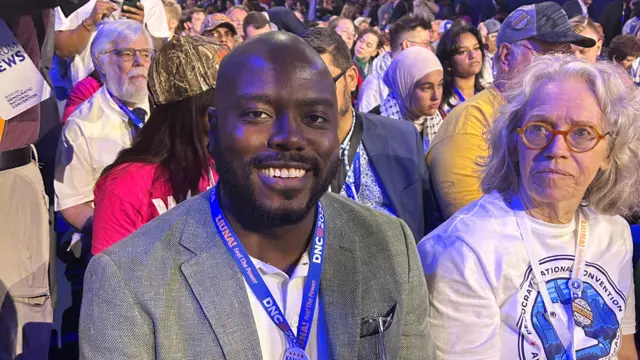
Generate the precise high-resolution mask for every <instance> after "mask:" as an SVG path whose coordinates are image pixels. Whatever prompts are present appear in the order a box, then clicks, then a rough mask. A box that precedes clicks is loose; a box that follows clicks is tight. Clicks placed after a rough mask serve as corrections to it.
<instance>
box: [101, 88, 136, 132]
mask: <svg viewBox="0 0 640 360" xmlns="http://www.w3.org/2000/svg"><path fill="white" fill-rule="evenodd" d="M107 92H108V93H109V95H110V96H111V98H112V99H113V102H115V103H116V105H118V107H119V108H120V110H122V112H124V113H125V114H126V115H127V117H128V118H129V120H131V122H133V124H134V125H135V126H136V127H137V128H138V129H142V126H143V125H144V122H143V121H142V120H140V118H139V117H138V116H137V115H136V114H134V113H133V111H131V110H129V108H128V107H126V106H125V105H124V104H123V103H122V101H120V99H118V98H117V97H115V96H113V94H112V93H111V91H109V90H107Z"/></svg>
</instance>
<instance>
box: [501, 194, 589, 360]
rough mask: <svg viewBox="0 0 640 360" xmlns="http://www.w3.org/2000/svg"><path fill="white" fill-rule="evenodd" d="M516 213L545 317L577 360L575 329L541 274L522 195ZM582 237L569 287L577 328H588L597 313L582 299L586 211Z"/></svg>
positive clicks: (581, 218)
mask: <svg viewBox="0 0 640 360" xmlns="http://www.w3.org/2000/svg"><path fill="white" fill-rule="evenodd" d="M512 206H513V213H514V215H515V217H516V221H517V223H518V227H519V229H520V233H521V235H522V240H523V241H524V245H525V248H526V251H527V256H528V257H529V262H530V263H531V268H532V270H533V276H534V279H535V282H536V283H537V284H538V288H539V292H540V295H541V296H542V299H543V301H544V306H545V317H546V318H547V320H548V321H549V323H550V324H551V325H552V326H553V328H554V329H555V331H556V333H557V334H558V337H559V338H560V341H561V342H562V344H563V346H564V347H565V349H569V348H572V349H573V351H572V353H573V358H574V359H575V350H576V349H575V343H574V341H573V340H574V339H573V330H575V326H572V327H571V328H570V326H569V324H566V323H565V321H563V320H562V319H561V318H560V317H559V316H558V315H557V314H556V312H555V311H554V307H553V302H552V301H551V297H550V295H549V290H548V289H547V284H546V281H545V280H544V279H543V278H542V275H541V274H542V272H541V271H540V264H539V261H540V260H539V258H538V257H537V256H536V254H535V250H534V242H535V240H534V237H533V234H532V232H531V228H530V225H529V219H528V218H527V216H528V215H527V214H526V211H525V207H524V205H523V203H522V201H521V200H520V198H519V197H518V196H514V197H513V198H512ZM578 226H579V228H578V229H579V230H578V238H577V240H576V252H575V258H574V262H573V268H572V270H571V278H570V279H569V280H568V281H567V286H568V288H569V291H570V292H571V310H572V315H573V323H574V325H577V326H580V327H584V326H588V325H589V324H591V322H592V320H593V311H592V309H591V307H590V305H589V303H588V302H587V301H586V300H585V299H583V298H582V291H583V288H584V283H583V281H582V278H583V275H584V267H585V264H586V259H585V257H586V249H587V228H588V226H587V219H586V216H585V215H584V214H583V211H578Z"/></svg>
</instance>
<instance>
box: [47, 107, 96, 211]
mask: <svg viewBox="0 0 640 360" xmlns="http://www.w3.org/2000/svg"><path fill="white" fill-rule="evenodd" d="M93 173H94V172H93V166H92V162H91V156H90V154H89V145H88V143H87V139H86V138H85V137H84V135H83V134H82V131H81V130H80V128H79V127H78V125H77V124H75V121H74V119H73V116H72V117H71V118H69V120H67V123H66V124H65V127H64V129H63V130H62V136H61V137H60V144H59V145H58V153H57V156H56V170H55V177H54V182H53V185H54V189H55V200H56V201H55V209H56V211H60V210H63V209H66V208H69V207H72V206H74V205H79V204H83V203H86V202H88V201H92V200H93V186H94V185H95V179H94V176H93Z"/></svg>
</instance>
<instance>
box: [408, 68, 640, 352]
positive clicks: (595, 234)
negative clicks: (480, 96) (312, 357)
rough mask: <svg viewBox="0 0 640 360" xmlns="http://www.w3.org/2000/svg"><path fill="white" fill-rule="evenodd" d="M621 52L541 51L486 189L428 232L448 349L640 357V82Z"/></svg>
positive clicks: (495, 130)
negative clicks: (637, 238) (636, 252)
mask: <svg viewBox="0 0 640 360" xmlns="http://www.w3.org/2000/svg"><path fill="white" fill-rule="evenodd" d="M627 79H628V78H627V77H626V74H624V72H623V70H622V69H621V68H620V67H618V66H616V65H613V64H610V63H605V62H599V63H596V64H594V65H592V64H589V63H587V62H586V61H585V60H581V59H576V58H575V57H572V56H571V57H569V56H566V55H545V56H540V57H538V58H536V59H534V60H533V62H532V64H531V65H530V66H529V67H528V68H527V70H526V71H525V72H524V74H522V76H521V77H520V78H518V79H516V80H515V81H514V82H512V83H511V84H510V86H509V91H507V95H506V105H504V107H503V108H502V111H501V115H500V116H499V117H498V119H497V120H496V122H495V124H494V125H493V127H492V129H491V130H490V131H491V134H490V139H491V143H490V155H489V157H488V158H487V159H486V161H485V164H484V172H483V174H484V176H483V179H482V189H483V191H484V193H485V195H484V196H483V197H482V198H480V199H479V200H477V201H475V202H473V203H471V204H469V205H467V206H466V207H464V208H462V209H461V210H459V211H458V212H457V213H456V214H455V215H454V216H453V217H451V218H450V219H449V220H448V221H447V222H445V223H444V224H443V225H442V226H440V227H439V228H438V229H436V230H435V231H434V232H432V233H431V234H429V235H428V236H427V237H425V238H424V239H423V240H422V241H421V242H420V243H419V244H418V251H419V253H420V257H421V260H422V265H423V270H424V273H425V276H426V279H427V285H428V287H429V304H430V310H431V312H430V313H429V322H430V325H431V328H432V331H433V334H434V340H435V343H436V351H437V358H438V359H491V360H495V359H587V358H589V359H620V360H622V359H637V355H636V352H635V351H636V349H635V345H634V339H633V334H634V333H635V332H636V329H635V325H636V324H635V295H634V284H633V271H632V253H633V251H632V247H633V243H632V239H631V232H630V229H629V225H628V223H627V222H626V221H625V220H624V219H623V218H622V217H621V216H619V215H620V214H623V215H624V214H627V213H630V212H632V211H633V210H634V209H637V208H638V205H639V204H640V192H638V191H637V189H638V188H640V176H639V170H640V128H639V127H638V126H637V120H636V119H637V118H638V117H640V93H638V92H637V91H635V89H634V87H633V84H632V83H631V82H630V81H628V80H627Z"/></svg>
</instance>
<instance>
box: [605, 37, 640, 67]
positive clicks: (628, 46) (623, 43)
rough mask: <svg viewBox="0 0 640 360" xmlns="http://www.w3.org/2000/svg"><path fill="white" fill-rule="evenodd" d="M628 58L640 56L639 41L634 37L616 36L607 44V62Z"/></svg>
mask: <svg viewBox="0 0 640 360" xmlns="http://www.w3.org/2000/svg"><path fill="white" fill-rule="evenodd" d="M629 56H633V57H638V56H640V40H638V38H636V37H635V36H634V35H618V36H616V37H614V38H613V40H611V44H609V54H608V57H609V60H611V61H617V62H619V61H622V60H624V59H626V58H627V57H629Z"/></svg>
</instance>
